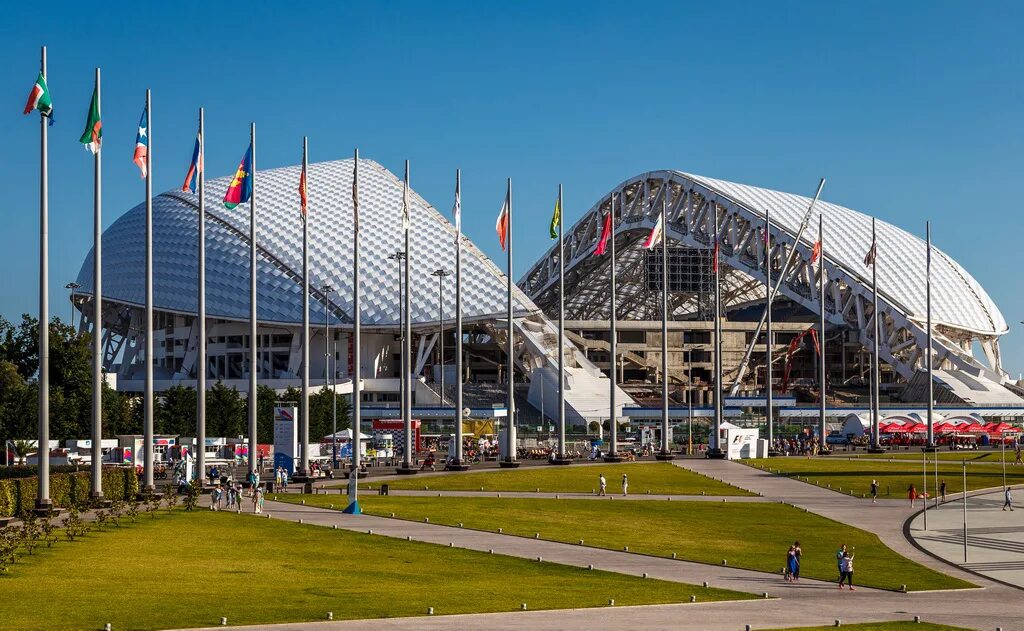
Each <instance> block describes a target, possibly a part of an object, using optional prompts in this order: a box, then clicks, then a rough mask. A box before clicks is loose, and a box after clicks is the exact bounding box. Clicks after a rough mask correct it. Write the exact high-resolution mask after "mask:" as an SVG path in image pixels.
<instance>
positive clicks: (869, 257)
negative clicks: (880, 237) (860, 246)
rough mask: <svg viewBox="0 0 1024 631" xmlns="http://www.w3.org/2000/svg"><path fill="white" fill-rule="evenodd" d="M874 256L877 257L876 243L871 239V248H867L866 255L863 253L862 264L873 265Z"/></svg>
mask: <svg viewBox="0 0 1024 631" xmlns="http://www.w3.org/2000/svg"><path fill="white" fill-rule="evenodd" d="M876 258H878V244H877V243H875V241H874V240H872V241H871V249H869V250H868V253H867V254H866V255H864V264H865V265H874V264H875V259H876Z"/></svg>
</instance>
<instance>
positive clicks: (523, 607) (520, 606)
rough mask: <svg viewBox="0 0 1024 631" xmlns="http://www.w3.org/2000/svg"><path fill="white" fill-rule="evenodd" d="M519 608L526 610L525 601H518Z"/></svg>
mask: <svg viewBox="0 0 1024 631" xmlns="http://www.w3.org/2000/svg"><path fill="white" fill-rule="evenodd" d="M519 608H520V609H522V610H523V611H526V603H519Z"/></svg>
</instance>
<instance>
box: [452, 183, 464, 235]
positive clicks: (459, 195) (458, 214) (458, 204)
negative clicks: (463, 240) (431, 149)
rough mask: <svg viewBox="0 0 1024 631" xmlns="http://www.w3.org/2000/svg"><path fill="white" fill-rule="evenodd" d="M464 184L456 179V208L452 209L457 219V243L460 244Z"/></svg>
mask: <svg viewBox="0 0 1024 631" xmlns="http://www.w3.org/2000/svg"><path fill="white" fill-rule="evenodd" d="M461 189H462V183H461V182H460V180H459V178H455V206H453V207H452V215H453V216H454V217H455V243H458V242H459V236H461V235H462V190H461Z"/></svg>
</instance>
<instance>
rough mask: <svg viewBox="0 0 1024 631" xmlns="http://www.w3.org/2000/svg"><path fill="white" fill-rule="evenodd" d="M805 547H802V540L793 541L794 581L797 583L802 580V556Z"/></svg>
mask: <svg viewBox="0 0 1024 631" xmlns="http://www.w3.org/2000/svg"><path fill="white" fill-rule="evenodd" d="M803 553H804V551H803V549H801V548H800V542H799V541H794V542H793V582H794V583H796V582H797V581H799V580H800V557H801V556H803Z"/></svg>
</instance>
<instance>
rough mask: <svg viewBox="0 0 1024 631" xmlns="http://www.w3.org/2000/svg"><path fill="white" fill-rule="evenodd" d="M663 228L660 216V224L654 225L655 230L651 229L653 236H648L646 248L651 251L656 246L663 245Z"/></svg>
mask: <svg viewBox="0 0 1024 631" xmlns="http://www.w3.org/2000/svg"><path fill="white" fill-rule="evenodd" d="M662 232H663V226H662V225H661V215H660V214H659V215H658V222H657V223H656V224H654V228H652V229H651V234H649V235H647V240H646V241H644V247H645V248H647V249H648V250H650V249H651V248H653V247H654V246H656V245H658V244H659V243H661V239H662Z"/></svg>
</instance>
